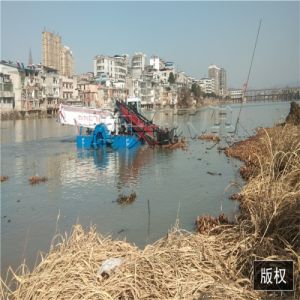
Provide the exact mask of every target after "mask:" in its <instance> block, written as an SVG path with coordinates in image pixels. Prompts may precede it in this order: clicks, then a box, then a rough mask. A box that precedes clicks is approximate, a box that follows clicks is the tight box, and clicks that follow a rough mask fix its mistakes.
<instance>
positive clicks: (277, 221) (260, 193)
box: [227, 124, 300, 297]
mask: <svg viewBox="0 0 300 300" xmlns="http://www.w3.org/2000/svg"><path fill="white" fill-rule="evenodd" d="M249 149H251V152H250V153H249V151H250V150H249ZM227 154H229V156H233V157H239V158H240V159H242V160H243V161H245V162H246V164H245V166H243V167H242V168H243V170H245V171H244V172H247V174H248V182H247V184H246V185H245V186H244V187H243V188H242V190H241V192H240V193H238V194H236V195H235V196H234V198H235V199H238V200H239V201H240V210H241V215H240V218H239V224H241V225H242V226H243V228H244V230H245V232H246V233H247V235H248V237H249V246H248V247H246V249H245V252H244V255H243V256H240V257H239V258H238V261H239V263H238V264H239V265H241V266H243V267H242V269H241V271H242V273H243V274H244V275H245V276H247V277H249V278H250V276H251V271H252V267H251V266H252V261H253V259H254V258H266V257H274V258H275V257H276V258H282V259H288V258H289V259H292V260H293V261H294V262H295V263H296V272H295V277H296V284H297V291H296V293H297V295H298V297H299V296H300V291H299V271H300V269H299V263H300V256H299V252H300V126H293V125H289V124H287V125H285V126H277V127H273V128H269V129H260V130H259V131H258V133H257V135H256V136H255V137H252V138H250V139H248V140H247V141H245V142H240V143H237V144H235V145H234V146H233V147H232V148H229V149H227Z"/></svg>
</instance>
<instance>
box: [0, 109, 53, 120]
mask: <svg viewBox="0 0 300 300" xmlns="http://www.w3.org/2000/svg"><path fill="white" fill-rule="evenodd" d="M56 114H57V113H56V112H54V111H49V112H47V111H44V110H43V111H41V110H36V111H30V112H25V111H2V112H1V120H2V121H5V120H24V119H28V118H29V119H30V118H51V117H55V116H56Z"/></svg>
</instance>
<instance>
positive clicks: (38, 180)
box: [28, 176, 48, 185]
mask: <svg viewBox="0 0 300 300" xmlns="http://www.w3.org/2000/svg"><path fill="white" fill-rule="evenodd" d="M28 180H29V183H30V184H32V185H33V184H38V183H41V182H46V181H47V180H48V178H47V177H45V176H43V177H40V176H31V177H29V179H28Z"/></svg>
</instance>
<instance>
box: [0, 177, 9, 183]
mask: <svg viewBox="0 0 300 300" xmlns="http://www.w3.org/2000/svg"><path fill="white" fill-rule="evenodd" d="M8 178H9V177H8V176H0V181H1V182H3V181H6V180H8Z"/></svg>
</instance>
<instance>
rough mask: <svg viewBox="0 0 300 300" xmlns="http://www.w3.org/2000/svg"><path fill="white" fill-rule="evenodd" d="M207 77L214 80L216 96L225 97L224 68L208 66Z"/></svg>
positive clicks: (225, 81)
mask: <svg viewBox="0 0 300 300" xmlns="http://www.w3.org/2000/svg"><path fill="white" fill-rule="evenodd" d="M208 77H209V78H211V79H214V80H215V90H214V93H215V94H216V95H219V96H222V97H225V96H226V95H227V79H226V71H225V69H224V68H219V67H217V66H216V65H210V66H209V67H208Z"/></svg>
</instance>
